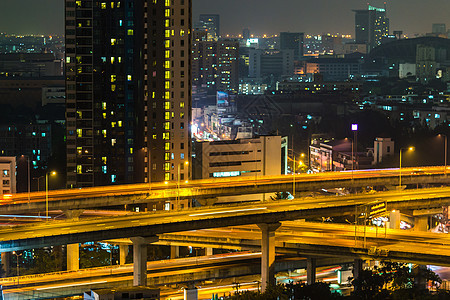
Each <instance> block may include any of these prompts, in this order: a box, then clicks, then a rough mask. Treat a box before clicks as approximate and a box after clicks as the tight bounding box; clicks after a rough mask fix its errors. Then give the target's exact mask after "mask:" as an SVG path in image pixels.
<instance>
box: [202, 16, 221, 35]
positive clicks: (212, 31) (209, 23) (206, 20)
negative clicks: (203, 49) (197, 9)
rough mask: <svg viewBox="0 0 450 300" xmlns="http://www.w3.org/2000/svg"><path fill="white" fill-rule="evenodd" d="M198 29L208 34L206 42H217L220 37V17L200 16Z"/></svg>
mask: <svg viewBox="0 0 450 300" xmlns="http://www.w3.org/2000/svg"><path fill="white" fill-rule="evenodd" d="M199 29H200V30H205V31H206V32H207V33H208V41H217V40H218V39H219V37H220V15H210V14H208V15H200V16H199Z"/></svg>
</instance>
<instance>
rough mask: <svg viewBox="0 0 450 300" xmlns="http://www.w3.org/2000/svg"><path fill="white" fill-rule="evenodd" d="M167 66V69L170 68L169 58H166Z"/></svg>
mask: <svg viewBox="0 0 450 300" xmlns="http://www.w3.org/2000/svg"><path fill="white" fill-rule="evenodd" d="M165 67H166V69H170V61H169V60H166V63H165Z"/></svg>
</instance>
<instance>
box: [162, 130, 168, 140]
mask: <svg viewBox="0 0 450 300" xmlns="http://www.w3.org/2000/svg"><path fill="white" fill-rule="evenodd" d="M163 139H164V140H170V132H164V133H163Z"/></svg>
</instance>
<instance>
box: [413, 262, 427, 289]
mask: <svg viewBox="0 0 450 300" xmlns="http://www.w3.org/2000/svg"><path fill="white" fill-rule="evenodd" d="M426 272H427V266H426V265H417V266H415V267H414V269H413V273H414V277H415V278H414V284H415V285H416V287H418V288H419V289H421V290H425V289H427V288H428V286H427V278H426V276H425V275H426Z"/></svg>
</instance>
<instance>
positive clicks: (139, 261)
mask: <svg viewBox="0 0 450 300" xmlns="http://www.w3.org/2000/svg"><path fill="white" fill-rule="evenodd" d="M131 241H132V242H133V286H146V285H147V242H146V240H145V238H141V237H135V238H131Z"/></svg>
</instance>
